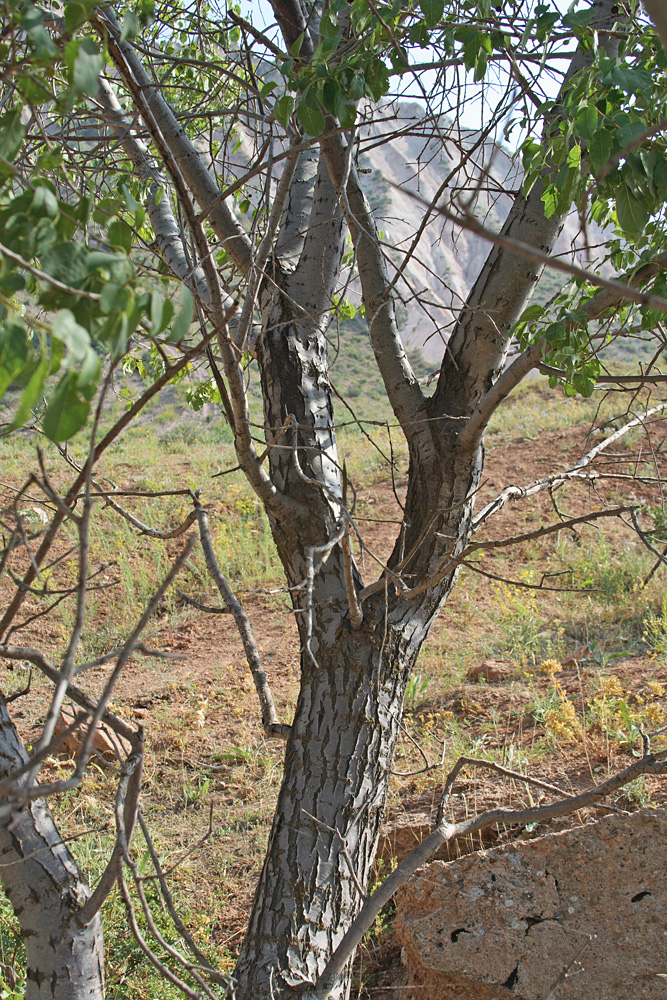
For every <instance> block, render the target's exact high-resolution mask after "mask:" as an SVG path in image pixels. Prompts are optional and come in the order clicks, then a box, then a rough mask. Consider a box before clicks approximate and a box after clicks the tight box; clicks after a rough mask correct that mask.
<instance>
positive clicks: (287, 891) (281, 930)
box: [236, 615, 415, 1000]
mask: <svg viewBox="0 0 667 1000" xmlns="http://www.w3.org/2000/svg"><path fill="white" fill-rule="evenodd" d="M383 617H384V616H382V615H381V616H380V617H379V620H375V621H368V620H367V622H366V624H365V626H364V628H363V630H362V631H361V632H353V631H352V630H351V628H350V625H349V621H347V620H345V619H344V618H343V617H342V616H341V617H340V618H339V621H338V625H337V632H338V639H337V642H336V643H335V644H334V645H333V646H331V647H328V648H327V647H326V646H322V647H321V648H320V649H319V651H318V654H317V665H316V664H315V663H314V662H313V660H312V659H311V658H310V657H309V656H308V655H307V654H305V655H304V657H303V662H302V684H301V695H300V698H299V702H298V705H297V709H296V715H295V719H294V725H293V730H292V736H291V738H290V741H289V744H288V747H287V755H286V761H285V774H284V780H283V784H282V788H281V791H280V797H279V800H278V806H277V809H276V815H275V820H274V824H273V829H272V831H271V837H270V843H269V847H268V852H267V858H266V862H265V864H264V868H263V871H262V875H261V878H260V881H259V886H258V888H257V893H256V896H255V902H254V906H253V912H252V918H251V921H250V925H249V929H248V934H247V937H246V940H245V942H244V946H243V951H242V953H241V956H240V958H239V962H238V966H237V970H236V996H237V997H238V998H239V1000H250V998H253V1000H265V998H266V1000H269V998H270V997H276V998H278V997H284V996H290V995H292V993H293V989H292V988H293V987H297V986H299V985H300V984H301V983H303V982H307V981H310V982H313V981H314V980H315V979H316V978H317V976H318V974H319V973H320V972H321V971H322V969H323V968H324V965H325V964H326V961H327V959H328V958H329V957H330V956H331V953H332V951H333V950H334V948H335V947H336V945H337V944H338V942H339V941H340V939H341V937H342V936H343V934H344V932H345V930H346V929H347V927H348V926H349V924H350V921H351V920H352V919H353V918H354V917H355V916H356V914H357V912H358V910H359V907H360V905H361V903H362V901H363V900H362V897H361V893H360V888H359V887H360V886H364V887H365V886H366V885H367V884H368V880H369V876H370V872H371V866H372V863H373V858H374V855H375V849H376V845H377V840H378V835H379V831H380V825H381V822H382V815H383V808H384V804H385V799H386V794H387V786H388V781H389V775H390V769H391V761H392V758H393V752H394V747H395V744H396V738H397V736H398V723H399V719H400V714H401V707H402V703H403V694H404V691H405V685H406V682H407V678H408V676H409V672H410V669H411V667H412V665H413V661H414V655H415V651H414V648H411V649H408V648H406V644H405V642H404V641H403V639H402V637H401V635H400V631H399V630H398V629H394V628H391V629H389V630H388V632H387V636H386V639H385V635H384V621H383ZM348 988H349V972H348V976H347V977H346V979H345V981H344V982H341V983H340V984H339V988H338V991H337V992H336V993H335V994H333V995H335V996H336V997H341V998H342V997H345V996H347V994H348Z"/></svg>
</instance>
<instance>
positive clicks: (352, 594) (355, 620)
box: [340, 462, 364, 632]
mask: <svg viewBox="0 0 667 1000" xmlns="http://www.w3.org/2000/svg"><path fill="white" fill-rule="evenodd" d="M347 483H348V479H347V469H346V466H345V462H343V504H344V505H345V508H346V509H347ZM340 546H341V549H342V551H343V572H344V574H345V590H346V592H347V603H348V605H349V607H350V625H351V626H352V628H353V629H354V631H355V632H358V631H359V629H360V628H361V626H362V623H363V620H364V613H363V611H362V610H361V605H360V603H359V597H358V595H357V588H356V586H355V582H354V571H353V569H352V553H351V551H350V525H349V524H348V525H346V528H345V534H344V535H343V538H342V540H341V543H340Z"/></svg>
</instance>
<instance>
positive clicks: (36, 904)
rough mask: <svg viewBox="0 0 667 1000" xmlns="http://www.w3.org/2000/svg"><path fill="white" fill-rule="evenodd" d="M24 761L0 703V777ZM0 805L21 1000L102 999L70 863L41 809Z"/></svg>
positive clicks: (40, 804) (37, 804) (93, 929)
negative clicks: (19, 944)
mask: <svg viewBox="0 0 667 1000" xmlns="http://www.w3.org/2000/svg"><path fill="white" fill-rule="evenodd" d="M27 760H28V757H27V754H26V752H25V749H24V748H23V745H22V743H21V741H20V740H19V737H18V734H17V732H16V728H15V727H14V724H13V723H12V721H11V719H10V718H9V715H8V714H7V708H6V706H5V703H4V701H3V700H1V699H0V776H1V777H3V778H4V777H6V776H7V775H8V774H11V773H12V772H14V771H16V770H17V768H19V767H21V765H23V764H24V763H25V762H26V761H27ZM6 803H7V800H6V799H5V800H4V801H3V800H0V858H1V859H2V860H1V863H0V879H1V880H2V886H3V888H4V890H5V892H6V893H7V896H8V897H9V900H10V902H11V904H12V907H13V908H14V913H15V914H16V917H17V919H18V921H19V924H20V926H21V935H22V937H23V940H24V942H25V948H26V992H25V995H26V1000H102V998H103V997H104V969H103V961H104V946H103V941H102V923H101V920H100V917H99V915H96V916H95V917H94V918H93V919H92V920H91V921H90V922H89V923H88V924H85V925H82V924H80V923H79V922H78V920H77V912H78V911H79V910H80V908H81V906H82V905H83V903H85V901H86V899H87V898H88V896H89V890H88V887H87V886H86V885H85V884H84V883H83V882H82V881H81V878H80V875H79V870H78V868H77V865H76V862H75V861H74V858H73V857H72V855H71V854H70V852H69V851H68V850H67V847H66V846H65V845H64V844H63V842H62V837H61V836H60V834H59V833H58V830H57V828H56V825H55V823H54V821H53V817H52V816H51V812H50V810H49V808H48V806H47V805H46V803H45V802H44V801H43V800H41V799H38V800H36V801H33V802H31V803H28V804H27V805H25V806H24V807H23V808H20V809H17V808H15V807H14V806H12V807H11V809H10V810H6V809H3V805H6Z"/></svg>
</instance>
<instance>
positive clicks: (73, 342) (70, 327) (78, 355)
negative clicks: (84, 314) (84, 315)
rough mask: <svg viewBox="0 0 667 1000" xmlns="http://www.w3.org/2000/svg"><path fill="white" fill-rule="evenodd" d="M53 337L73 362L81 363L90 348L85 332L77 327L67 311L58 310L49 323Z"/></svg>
mask: <svg viewBox="0 0 667 1000" xmlns="http://www.w3.org/2000/svg"><path fill="white" fill-rule="evenodd" d="M51 329H52V331H53V336H54V337H56V338H57V339H58V340H61V341H62V342H63V344H65V346H66V347H67V350H68V352H69V353H70V354H71V356H72V358H73V359H74V360H75V361H83V359H84V358H85V356H86V353H87V351H88V348H89V347H90V336H89V334H88V331H87V330H84V328H83V327H82V326H79V324H78V323H77V321H76V320H75V318H74V314H73V313H71V312H70V310H69V309H60V310H59V311H58V312H57V313H56V314H55V316H54V317H53V320H52V321H51Z"/></svg>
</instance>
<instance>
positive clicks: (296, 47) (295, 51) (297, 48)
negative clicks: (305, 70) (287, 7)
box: [290, 31, 304, 59]
mask: <svg viewBox="0 0 667 1000" xmlns="http://www.w3.org/2000/svg"><path fill="white" fill-rule="evenodd" d="M303 39H304V33H303V31H302V32H301V34H300V35H299V37H298V38H297V40H296V41H295V42H293V43H292V47H291V48H290V55H292V56H294V58H295V59H298V58H299V53H300V52H301V46H302V45H303Z"/></svg>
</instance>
